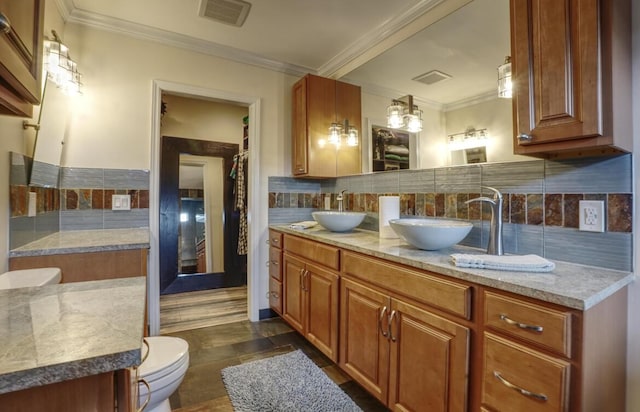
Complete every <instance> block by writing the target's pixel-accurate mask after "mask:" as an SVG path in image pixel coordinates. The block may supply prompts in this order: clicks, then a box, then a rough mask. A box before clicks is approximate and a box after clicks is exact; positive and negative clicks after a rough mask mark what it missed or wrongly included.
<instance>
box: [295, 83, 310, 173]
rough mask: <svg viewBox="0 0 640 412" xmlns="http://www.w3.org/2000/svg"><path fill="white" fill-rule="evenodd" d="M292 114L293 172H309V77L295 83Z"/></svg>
mask: <svg viewBox="0 0 640 412" xmlns="http://www.w3.org/2000/svg"><path fill="white" fill-rule="evenodd" d="M291 106H292V116H291V121H292V125H291V140H292V143H291V151H292V153H291V154H292V161H291V174H293V175H294V176H298V175H305V174H307V171H308V169H307V78H306V77H303V78H302V79H300V80H298V81H297V82H296V84H294V85H293V90H292V98H291Z"/></svg>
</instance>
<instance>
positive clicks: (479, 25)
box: [343, 0, 522, 172]
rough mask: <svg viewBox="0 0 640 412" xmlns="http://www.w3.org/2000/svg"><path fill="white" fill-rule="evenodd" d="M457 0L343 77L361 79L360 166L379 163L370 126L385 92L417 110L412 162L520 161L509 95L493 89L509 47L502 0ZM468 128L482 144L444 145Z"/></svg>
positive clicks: (377, 122) (375, 124)
mask: <svg viewBox="0 0 640 412" xmlns="http://www.w3.org/2000/svg"><path fill="white" fill-rule="evenodd" d="M463 3H464V5H462V6H461V7H459V8H458V9H457V10H455V11H453V12H451V13H450V14H448V15H446V16H445V17H443V18H442V19H440V20H438V21H436V22H434V23H432V24H431V25H429V26H428V27H426V28H424V29H423V30H421V31H420V32H418V33H417V34H415V35H413V36H411V37H409V38H408V39H406V40H404V41H402V42H400V43H399V44H397V45H396V46H394V47H392V48H390V49H388V50H387V51H385V52H383V53H382V54H380V55H378V56H377V57H374V58H373V59H371V60H369V61H368V62H366V63H365V64H363V65H361V66H360V67H358V68H356V69H355V70H353V71H351V72H350V73H348V74H346V75H345V76H344V77H343V80H345V81H348V82H350V83H354V84H358V85H360V86H362V91H363V116H364V117H366V121H365V122H364V124H363V129H365V130H363V133H362V135H363V171H365V172H369V171H375V170H381V169H380V167H379V166H378V167H377V166H376V165H375V163H376V155H377V153H376V152H378V153H379V151H380V150H379V146H378V145H377V144H376V139H377V137H378V136H379V132H376V131H379V129H380V126H386V118H385V115H386V107H387V106H388V105H389V104H390V103H391V99H393V98H399V97H401V96H405V95H412V96H413V97H414V101H415V102H416V103H417V104H418V106H419V107H420V109H422V110H423V111H424V115H423V121H424V127H423V130H422V132H420V133H419V134H416V135H415V136H411V138H412V139H413V140H412V141H410V153H411V155H412V156H413V155H415V157H416V159H415V160H414V161H412V162H411V164H410V167H411V168H430V167H439V166H448V165H458V164H468V163H477V162H482V161H488V162H503V161H513V160H522V157H521V156H516V155H514V154H513V143H512V133H513V126H512V104H511V99H502V98H498V96H497V68H498V66H499V65H501V64H503V63H504V61H505V57H506V56H508V55H509V54H510V32H509V30H510V28H509V27H510V23H509V0H472V1H468V2H463ZM420 78H423V80H422V81H420V80H419V79H420ZM470 130H471V131H474V130H477V131H478V134H479V131H480V130H483V131H484V132H485V133H486V136H487V139H486V140H485V142H484V144H485V146H483V148H482V149H474V150H471V151H469V150H465V149H460V148H456V147H454V146H450V145H449V140H452V139H453V138H452V137H451V136H454V138H456V139H463V138H464V136H465V134H466V133H468V131H470ZM385 133H386V134H389V133H388V132H385ZM397 140H398V139H397V138H395V140H394V141H397ZM378 156H379V154H378Z"/></svg>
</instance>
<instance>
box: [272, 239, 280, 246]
mask: <svg viewBox="0 0 640 412" xmlns="http://www.w3.org/2000/svg"><path fill="white" fill-rule="evenodd" d="M271 241H272V242H273V243H275V244H276V245H277V244H278V243H280V239H278V238H277V237H274V238H273V239H271Z"/></svg>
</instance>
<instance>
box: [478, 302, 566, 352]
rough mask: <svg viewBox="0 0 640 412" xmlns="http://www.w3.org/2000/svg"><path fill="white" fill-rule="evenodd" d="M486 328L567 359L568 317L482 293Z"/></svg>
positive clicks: (524, 303) (549, 310) (545, 308)
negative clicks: (538, 346)
mask: <svg viewBox="0 0 640 412" xmlns="http://www.w3.org/2000/svg"><path fill="white" fill-rule="evenodd" d="M484 322H485V325H486V326H487V327H490V328H493V329H496V330H499V331H500V332H503V333H506V334H507V335H511V336H517V337H519V338H522V339H525V340H527V341H529V342H533V343H536V344H538V345H542V346H544V347H546V348H548V349H551V350H552V351H554V352H556V353H558V354H560V355H564V356H568V357H570V356H571V313H570V312H563V311H559V310H556V309H550V308H547V307H544V306H542V305H537V304H534V303H530V302H525V301H523V300H519V299H515V298H511V297H507V296H502V295H499V294H496V293H493V292H486V293H485V303H484Z"/></svg>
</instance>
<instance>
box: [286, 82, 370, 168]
mask: <svg viewBox="0 0 640 412" xmlns="http://www.w3.org/2000/svg"><path fill="white" fill-rule="evenodd" d="M361 118H362V108H361V95H360V87H358V86H353V85H351V84H347V83H343V82H339V81H336V80H333V79H327V78H324V77H320V76H314V75H311V74H308V75H306V76H305V77H303V78H302V79H300V80H299V81H298V82H296V84H295V85H294V86H293V90H292V127H291V134H292V163H291V169H292V170H291V172H292V174H293V175H294V176H299V177H336V176H344V175H349V174H357V173H360V172H361V170H362V166H361V155H360V150H361V149H360V148H361V146H360V144H358V146H353V147H348V146H346V145H345V144H343V145H341V146H340V149H339V150H336V148H335V146H333V145H331V144H329V143H326V140H327V137H328V135H329V126H331V123H334V122H338V123H340V124H343V122H344V120H345V119H347V120H348V121H349V124H350V125H353V126H355V127H356V128H357V129H358V132H359V135H360V139H362V127H361V123H362V120H361ZM323 143H324V144H323Z"/></svg>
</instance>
